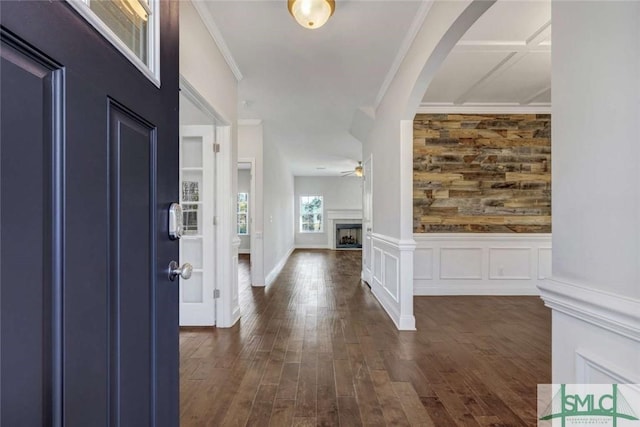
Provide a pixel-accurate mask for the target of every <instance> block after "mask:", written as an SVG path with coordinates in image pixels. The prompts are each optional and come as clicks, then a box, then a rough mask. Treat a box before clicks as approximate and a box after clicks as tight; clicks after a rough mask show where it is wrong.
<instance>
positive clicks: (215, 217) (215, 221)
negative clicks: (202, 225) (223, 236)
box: [213, 216, 218, 225]
mask: <svg viewBox="0 0 640 427" xmlns="http://www.w3.org/2000/svg"><path fill="white" fill-rule="evenodd" d="M213 225H218V217H217V216H214V217H213Z"/></svg>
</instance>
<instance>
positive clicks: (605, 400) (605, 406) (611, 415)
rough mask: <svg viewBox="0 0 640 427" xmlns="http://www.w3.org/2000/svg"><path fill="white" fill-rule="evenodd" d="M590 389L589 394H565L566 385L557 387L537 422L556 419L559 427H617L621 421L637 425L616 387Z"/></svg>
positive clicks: (635, 418)
mask: <svg viewBox="0 0 640 427" xmlns="http://www.w3.org/2000/svg"><path fill="white" fill-rule="evenodd" d="M585 387H586V388H589V386H588V385H585V386H584V387H583V388H585ZM590 388H591V390H590V391H589V392H584V391H583V392H581V393H570V392H567V385H566V384H561V385H560V390H559V391H558V392H556V394H555V395H554V396H553V399H551V403H549V405H548V406H547V408H546V409H545V410H544V411H543V416H542V417H540V420H541V421H547V420H553V419H559V420H560V421H561V422H562V424H561V425H562V427H565V425H566V422H567V419H570V420H571V421H572V424H574V425H575V424H577V423H579V424H580V425H588V424H600V425H602V424H603V423H606V424H609V423H611V425H612V426H613V427H617V425H618V420H621V419H623V420H630V421H638V417H637V416H636V414H635V412H634V411H633V409H632V407H631V405H630V404H629V402H628V401H627V399H625V397H624V396H623V394H622V393H621V392H620V389H619V387H618V384H612V385H611V389H610V391H609V390H606V391H603V390H602V386H600V385H598V386H596V385H593V386H592V387H590ZM594 389H595V391H594ZM636 403H637V402H636Z"/></svg>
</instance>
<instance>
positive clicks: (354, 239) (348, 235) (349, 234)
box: [335, 224, 362, 249]
mask: <svg viewBox="0 0 640 427" xmlns="http://www.w3.org/2000/svg"><path fill="white" fill-rule="evenodd" d="M335 227H336V249H361V248H362V224H336V225H335Z"/></svg>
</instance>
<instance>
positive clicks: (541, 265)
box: [538, 248, 551, 280]
mask: <svg viewBox="0 0 640 427" xmlns="http://www.w3.org/2000/svg"><path fill="white" fill-rule="evenodd" d="M548 277H551V248H538V280H542V279H546V278H548Z"/></svg>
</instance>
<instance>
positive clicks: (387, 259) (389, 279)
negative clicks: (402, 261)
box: [384, 254, 399, 302]
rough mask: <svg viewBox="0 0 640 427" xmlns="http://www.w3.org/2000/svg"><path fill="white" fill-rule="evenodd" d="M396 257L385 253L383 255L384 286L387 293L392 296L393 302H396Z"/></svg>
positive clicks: (397, 280)
mask: <svg viewBox="0 0 640 427" xmlns="http://www.w3.org/2000/svg"><path fill="white" fill-rule="evenodd" d="M398 263H399V262H398V258H397V257H395V256H393V255H391V254H385V256H384V288H385V289H386V290H387V292H389V295H391V296H392V297H393V300H394V301H395V302H398V285H399V279H398Z"/></svg>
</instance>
